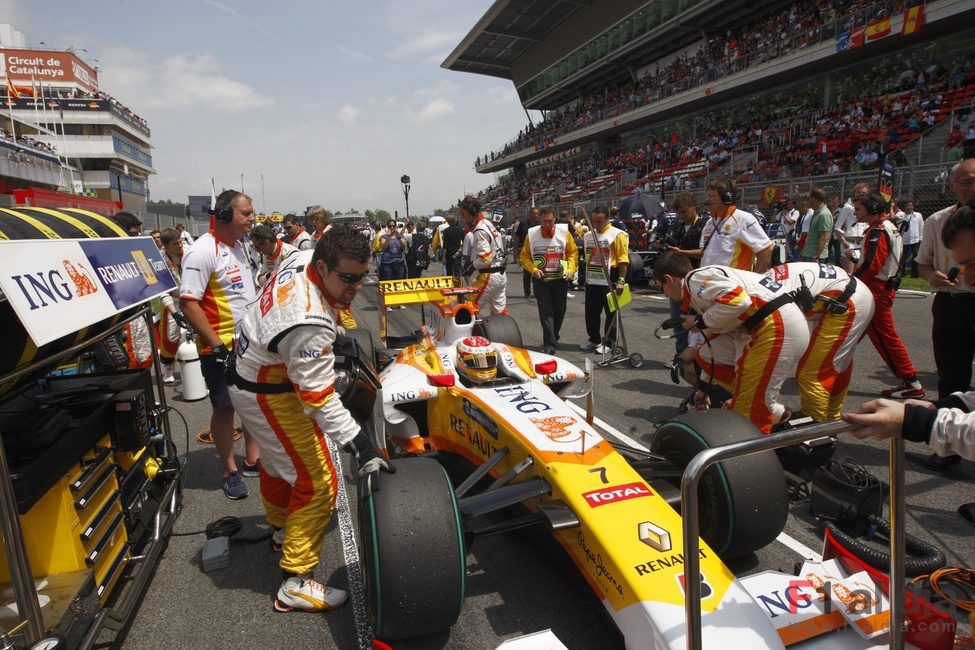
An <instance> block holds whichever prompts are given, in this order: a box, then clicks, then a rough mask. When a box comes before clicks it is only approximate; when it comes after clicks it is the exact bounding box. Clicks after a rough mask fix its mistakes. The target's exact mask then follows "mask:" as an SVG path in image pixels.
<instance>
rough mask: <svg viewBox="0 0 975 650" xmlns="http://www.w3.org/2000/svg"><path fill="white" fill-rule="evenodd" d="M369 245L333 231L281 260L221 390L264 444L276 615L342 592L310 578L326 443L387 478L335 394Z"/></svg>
mask: <svg viewBox="0 0 975 650" xmlns="http://www.w3.org/2000/svg"><path fill="white" fill-rule="evenodd" d="M369 256H370V250H369V242H368V241H366V240H365V239H363V238H362V236H361V235H360V234H359V233H358V232H357V231H356V230H354V229H353V228H351V227H349V226H346V225H339V226H335V227H334V228H332V229H331V230H330V231H329V232H328V233H326V234H325V235H323V236H322V238H321V240H320V241H319V242H318V245H317V246H316V247H315V249H314V251H301V252H300V253H296V254H294V255H292V256H291V257H290V258H288V259H287V260H286V261H285V262H284V263H283V264H282V265H281V267H280V268H279V269H278V271H277V272H276V273H275V275H272V276H271V277H270V278H269V279H268V281H267V283H266V284H265V286H264V291H263V292H262V294H261V298H260V300H258V301H257V303H256V304H254V305H253V306H252V307H251V309H250V310H249V311H248V312H247V315H246V316H245V317H244V319H243V321H242V322H241V323H240V325H239V326H238V329H237V337H238V338H237V340H238V341H239V343H238V345H237V347H236V349H235V353H236V356H235V357H234V365H231V367H230V368H228V372H227V383H228V384H229V385H230V398H231V401H233V404H234V408H236V409H237V413H238V414H239V415H240V417H241V419H242V420H243V421H244V426H245V427H247V429H248V431H251V432H252V434H253V435H254V437H255V438H256V439H257V440H258V442H259V444H260V446H261V451H262V455H261V472H260V481H261V497H262V498H263V500H264V510H265V512H266V514H267V521H268V523H269V524H271V526H272V527H274V529H275V533H274V537H273V539H272V548H274V550H280V551H281V563H280V564H281V568H282V569H283V570H284V581H283V582H282V583H281V587H280V589H278V592H277V597H276V599H275V601H274V609H275V610H276V611H279V612H290V611H293V610H296V609H297V610H303V611H314V612H317V611H328V610H332V609H335V608H337V607H339V606H341V605H342V604H343V603H344V602H345V600H346V593H345V592H344V591H342V590H340V589H334V588H332V587H329V586H327V585H322V584H319V583H318V582H316V581H315V580H314V571H315V567H316V566H317V565H318V558H319V555H321V551H322V542H323V539H324V537H325V528H326V526H327V525H328V522H329V519H331V516H332V511H333V510H334V507H335V496H336V490H337V485H338V483H337V482H338V480H340V477H339V476H338V473H337V472H336V470H335V467H334V465H333V464H332V458H331V455H330V454H329V451H328V445H327V444H326V441H325V435H328V436H329V437H330V438H332V440H334V441H335V442H336V444H338V445H340V446H342V447H343V448H344V449H345V450H346V451H348V452H350V453H352V454H353V455H354V456H355V457H356V459H357V464H358V467H359V476H360V477H361V476H365V475H367V474H369V473H371V472H375V471H377V470H379V469H382V470H384V471H391V470H392V468H391V467H390V466H388V465H387V464H386V461H385V460H383V459H382V458H380V457H379V455H378V453H377V451H376V449H375V446H374V445H373V444H372V443H371V442H370V441H369V439H368V437H367V436H366V434H365V433H364V432H363V431H361V430H360V428H359V425H358V424H357V423H356V422H355V420H353V419H352V416H351V415H350V414H349V412H348V411H347V410H346V408H345V406H343V405H342V403H341V402H340V401H339V399H338V396H337V395H336V394H335V369H334V365H335V354H334V352H333V347H334V344H335V338H336V335H337V332H338V329H337V327H336V322H337V314H338V312H339V311H340V310H343V309H346V308H348V306H349V304H351V302H352V299H353V298H355V295H356V294H357V293H358V292H359V289H361V288H362V282H363V280H365V278H366V275H367V274H368V272H369Z"/></svg>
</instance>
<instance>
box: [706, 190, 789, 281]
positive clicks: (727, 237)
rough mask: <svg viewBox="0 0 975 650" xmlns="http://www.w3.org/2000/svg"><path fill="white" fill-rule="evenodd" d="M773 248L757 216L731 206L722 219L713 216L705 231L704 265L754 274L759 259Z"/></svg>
mask: <svg viewBox="0 0 975 650" xmlns="http://www.w3.org/2000/svg"><path fill="white" fill-rule="evenodd" d="M771 245H772V241H771V240H770V239H769V238H768V235H766V234H765V231H764V230H762V225H761V224H760V223H758V219H756V218H755V215H753V214H751V213H749V212H745V211H744V210H738V209H736V208H735V206H733V205H729V206H728V207H727V209H726V210H725V213H724V214H723V215H721V216H720V217H719V216H718V215H711V218H710V219H708V221H707V223H706V224H704V230H702V231H701V249H702V250H703V251H704V252H703V253H701V266H710V265H712V264H718V265H721V266H730V267H731V268H733V269H740V270H742V271H751V270H752V268H753V267H754V266H755V256H756V254H758V253H759V252H760V251H763V250H765V249H766V248H768V247H769V246H771Z"/></svg>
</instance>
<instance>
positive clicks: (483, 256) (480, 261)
mask: <svg viewBox="0 0 975 650" xmlns="http://www.w3.org/2000/svg"><path fill="white" fill-rule="evenodd" d="M472 238H473V240H474V242H473V249H472V255H471V260H472V261H473V262H474V268H478V269H486V268H488V266H490V264H491V256H492V253H493V252H494V251H493V250H492V248H491V239H490V237H489V236H488V234H487V233H486V232H484V231H483V230H474V232H473V234H472Z"/></svg>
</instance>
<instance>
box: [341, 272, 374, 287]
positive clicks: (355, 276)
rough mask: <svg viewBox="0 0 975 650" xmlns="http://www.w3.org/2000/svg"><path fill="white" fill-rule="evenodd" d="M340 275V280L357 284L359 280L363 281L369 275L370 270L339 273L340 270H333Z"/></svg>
mask: <svg viewBox="0 0 975 650" xmlns="http://www.w3.org/2000/svg"><path fill="white" fill-rule="evenodd" d="M332 272H333V273H334V274H335V275H337V276H338V278H339V280H341V281H342V282H344V283H346V284H356V283H357V282H362V281H363V280H365V279H366V276H367V275H369V271H366V272H364V273H339V272H338V271H332Z"/></svg>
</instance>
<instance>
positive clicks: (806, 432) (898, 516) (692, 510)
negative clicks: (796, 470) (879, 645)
mask: <svg viewBox="0 0 975 650" xmlns="http://www.w3.org/2000/svg"><path fill="white" fill-rule="evenodd" d="M853 428H854V427H853V425H852V424H850V423H848V422H844V421H842V420H836V421H834V422H825V423H822V424H810V425H808V426H803V427H797V428H795V429H792V430H791V431H785V432H783V433H776V434H772V435H769V436H762V437H760V438H755V439H753V440H746V441H744V442H736V443H732V444H730V445H722V446H720V447H714V448H712V449H708V450H706V451H702V452H701V453H699V454H698V455H697V456H695V457H694V458H692V459H691V462H690V463H689V464H688V465H687V468H686V469H685V470H684V476H683V478H682V479H681V484H680V496H681V516H682V518H683V521H684V612H685V615H686V619H687V637H686V638H687V648H688V650H701V560H700V556H699V552H700V522H699V520H698V517H699V505H698V487H699V485H700V483H701V478H702V477H703V476H704V472H706V471H707V470H708V468H709V467H711V466H712V465H714V464H715V463H718V462H721V461H724V460H730V459H732V458H739V457H741V456H749V455H751V454H757V453H759V452H762V451H770V450H772V449H779V448H780V447H788V446H789V445H795V444H798V443H801V442H806V441H808V440H813V439H814V438H821V437H823V436H835V435H838V434H840V433H846V432H848V431H850V430H851V429H853ZM889 469H890V594H889V599H890V621H891V623H890V647H891V648H896V649H898V650H901V649H902V648H903V647H904V627H903V621H904V612H905V608H904V583H905V580H906V578H907V576H906V574H905V570H904V440H903V439H901V438H892V439H891V440H890V467H889Z"/></svg>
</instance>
